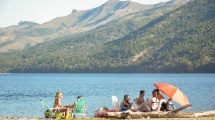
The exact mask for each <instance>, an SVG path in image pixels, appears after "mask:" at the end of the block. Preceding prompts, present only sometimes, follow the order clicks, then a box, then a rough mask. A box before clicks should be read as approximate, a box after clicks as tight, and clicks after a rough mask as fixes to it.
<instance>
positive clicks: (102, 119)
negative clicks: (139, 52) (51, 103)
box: [0, 117, 215, 120]
mask: <svg viewBox="0 0 215 120" xmlns="http://www.w3.org/2000/svg"><path fill="white" fill-rule="evenodd" d="M149 119H150V120H215V117H200V118H143V119H133V120H149ZM0 120H51V119H45V118H0ZM68 120H81V118H78V119H68ZM84 120H117V119H105V118H85V119H84Z"/></svg>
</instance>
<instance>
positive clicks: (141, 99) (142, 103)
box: [134, 90, 151, 111]
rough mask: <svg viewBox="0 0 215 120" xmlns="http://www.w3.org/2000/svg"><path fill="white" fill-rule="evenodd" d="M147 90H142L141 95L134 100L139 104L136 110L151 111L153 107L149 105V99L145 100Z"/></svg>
mask: <svg viewBox="0 0 215 120" xmlns="http://www.w3.org/2000/svg"><path fill="white" fill-rule="evenodd" d="M144 96H145V91H144V90H140V96H139V97H138V98H137V99H135V100H134V103H135V104H136V105H137V109H136V110H135V109H134V111H151V108H150V106H149V100H148V99H146V101H145V100H144Z"/></svg>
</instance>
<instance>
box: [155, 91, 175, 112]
mask: <svg viewBox="0 0 215 120" xmlns="http://www.w3.org/2000/svg"><path fill="white" fill-rule="evenodd" d="M155 91H157V93H158V94H157V98H158V99H159V100H160V101H161V100H162V103H161V108H160V110H162V111H164V110H166V111H169V106H170V105H171V106H172V108H173V109H174V108H175V107H174V104H173V103H171V101H172V98H169V99H168V100H165V98H164V97H163V96H162V95H161V94H160V90H159V89H155Z"/></svg>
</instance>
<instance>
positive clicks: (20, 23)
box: [18, 21, 39, 26]
mask: <svg viewBox="0 0 215 120" xmlns="http://www.w3.org/2000/svg"><path fill="white" fill-rule="evenodd" d="M18 25H26V26H35V25H39V24H38V23H36V22H32V21H20V22H19V23H18Z"/></svg>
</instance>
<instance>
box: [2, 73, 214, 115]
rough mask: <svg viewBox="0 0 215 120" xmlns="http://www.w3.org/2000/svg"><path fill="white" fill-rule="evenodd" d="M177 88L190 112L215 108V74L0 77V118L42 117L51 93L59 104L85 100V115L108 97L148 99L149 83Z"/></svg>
mask: <svg viewBox="0 0 215 120" xmlns="http://www.w3.org/2000/svg"><path fill="white" fill-rule="evenodd" d="M155 82H166V83H170V84H172V85H174V86H177V87H179V88H180V89H181V90H182V91H183V92H184V93H185V94H186V95H187V97H188V99H189V102H190V103H191V104H192V105H193V106H192V107H191V111H206V110H214V109H215V93H214V91H215V74H0V117H43V107H42V105H41V104H40V102H39V100H40V99H41V98H42V99H44V100H45V101H46V102H47V104H48V105H49V106H50V107H52V106H53V102H54V96H55V93H56V92H57V91H58V90H60V91H62V92H63V95H64V97H63V99H62V104H63V105H67V104H72V103H74V101H75V98H76V97H77V96H78V95H82V96H84V97H85V98H87V99H88V108H87V116H93V111H95V110H96V109H98V108H99V107H100V106H107V107H108V108H112V105H111V96H112V95H115V96H117V97H118V98H119V100H120V101H121V100H122V98H123V95H124V94H129V95H130V96H131V98H132V99H133V98H136V97H138V94H139V90H140V89H144V90H145V91H146V97H147V98H149V97H151V91H152V90H153V89H154V88H155V87H154V86H153V83H155Z"/></svg>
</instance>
